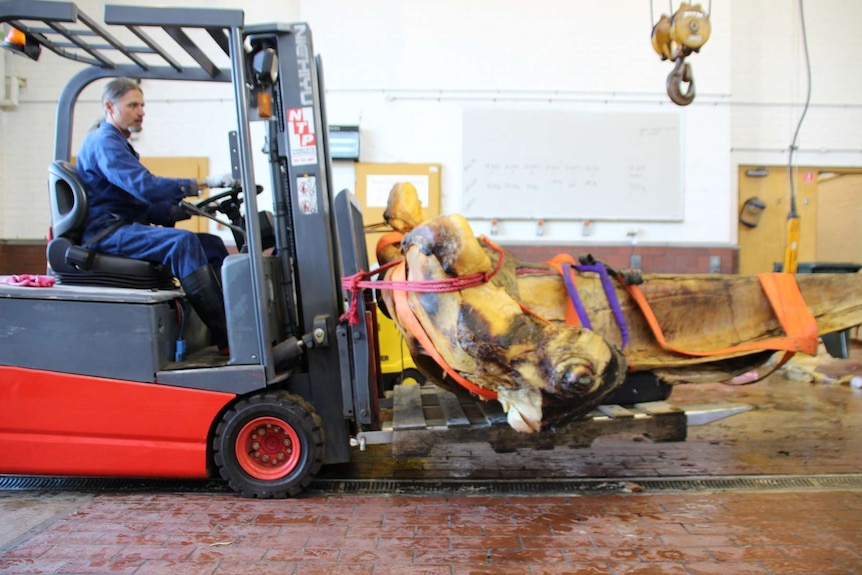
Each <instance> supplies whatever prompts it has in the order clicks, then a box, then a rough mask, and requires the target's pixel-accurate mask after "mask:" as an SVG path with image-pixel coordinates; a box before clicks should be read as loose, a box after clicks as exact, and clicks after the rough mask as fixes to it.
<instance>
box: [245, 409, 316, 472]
mask: <svg viewBox="0 0 862 575" xmlns="http://www.w3.org/2000/svg"><path fill="white" fill-rule="evenodd" d="M301 455H302V446H301V444H300V442H299V435H297V433H296V431H294V429H293V427H291V426H290V425H288V424H287V423H285V421H284V420H282V419H279V418H277V417H257V418H255V419H252V420H251V421H249V422H248V423H246V424H245V425H244V426H243V428H242V429H241V430H240V431H239V435H238V436H237V438H236V460H237V462H238V463H239V465H240V467H242V469H243V471H245V472H246V473H248V474H249V475H250V476H252V477H253V478H255V479H261V480H266V481H271V480H274V479H281V478H282V477H284V476H286V475H287V474H289V473H290V472H291V471H293V470H294V468H295V467H296V464H297V463H298V462H299V458H300V456H301Z"/></svg>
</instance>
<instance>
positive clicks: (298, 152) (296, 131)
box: [287, 106, 317, 166]
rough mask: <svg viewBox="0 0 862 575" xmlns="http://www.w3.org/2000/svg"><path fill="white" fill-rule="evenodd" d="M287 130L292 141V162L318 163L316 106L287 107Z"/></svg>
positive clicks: (298, 164)
mask: <svg viewBox="0 0 862 575" xmlns="http://www.w3.org/2000/svg"><path fill="white" fill-rule="evenodd" d="M287 132H288V139H289V142H290V164H291V165H292V166H307V165H309V164H316V163H317V135H316V134H315V133H314V108H312V107H311V106H306V107H304V108H288V109H287Z"/></svg>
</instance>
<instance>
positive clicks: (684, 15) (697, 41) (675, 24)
mask: <svg viewBox="0 0 862 575" xmlns="http://www.w3.org/2000/svg"><path fill="white" fill-rule="evenodd" d="M711 32H712V26H711V25H710V23H709V14H707V13H706V12H704V11H703V8H701V7H700V4H686V3H685V2H683V3H682V4H680V6H679V10H677V11H676V13H675V14H674V15H673V18H672V19H671V23H670V39H671V41H672V42H675V43H676V44H678V45H680V46H685V47H686V48H689V49H691V50H693V51H695V52H697V51H698V50H700V48H701V46H703V45H704V44H706V41H707V40H709V35H710V33H711Z"/></svg>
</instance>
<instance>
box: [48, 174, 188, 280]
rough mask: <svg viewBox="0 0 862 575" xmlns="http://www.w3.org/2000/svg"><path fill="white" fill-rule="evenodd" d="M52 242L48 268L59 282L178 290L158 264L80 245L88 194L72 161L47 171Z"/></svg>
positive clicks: (163, 268) (85, 219)
mask: <svg viewBox="0 0 862 575" xmlns="http://www.w3.org/2000/svg"><path fill="white" fill-rule="evenodd" d="M48 195H49V197H50V200H51V232H52V233H51V238H52V239H51V240H50V241H49V242H48V249H47V255H48V266H49V267H50V268H51V272H52V273H53V275H54V276H56V277H57V278H59V280H60V283H64V284H70V285H93V286H107V287H122V288H139V289H175V288H176V287H177V285H176V283H175V282H174V277H173V275H172V274H171V270H170V269H168V268H166V267H165V266H163V265H161V264H160V263H156V262H149V261H144V260H136V259H132V258H126V257H122V256H115V255H110V254H100V253H97V252H95V251H92V250H89V249H87V248H84V247H82V246H81V245H80V242H81V235H82V233H83V231H84V224H85V223H86V221H87V210H88V209H89V204H88V202H87V193H86V192H85V191H84V184H83V182H81V179H80V178H79V177H78V173H77V172H76V171H75V166H73V165H72V164H71V163H69V162H65V161H62V160H57V161H55V162H52V163H51V165H50V166H49V168H48Z"/></svg>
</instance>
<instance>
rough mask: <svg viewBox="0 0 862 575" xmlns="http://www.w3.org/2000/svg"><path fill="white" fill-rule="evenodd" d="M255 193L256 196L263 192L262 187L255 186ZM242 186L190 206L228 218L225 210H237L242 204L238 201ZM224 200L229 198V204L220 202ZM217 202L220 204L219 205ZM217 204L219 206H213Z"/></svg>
mask: <svg viewBox="0 0 862 575" xmlns="http://www.w3.org/2000/svg"><path fill="white" fill-rule="evenodd" d="M255 188H256V190H255V191H256V192H257V194H258V195H260V193H261V192H262V191H263V186H255ZM242 193H243V191H242V186H236V187H233V188H228V189H227V190H225V191H223V192H220V193H218V194H216V195H214V196H210V197H208V198H204V199H203V200H201V201H199V202H197V203H195V204H192V205H193V206H194V207H196V208H197V209H199V210H202V211H204V212H207V213H209V214H212V213H213V212H215V211H219V212H222V213H223V214H225V215H228V216H230V214H229V213H228V211H227V210H229V209H230V208H231V207H234V208H239V206H240V204H242V200H241V199H240V197H239V196H240V194H242ZM225 198H230V199H231V200H232V201H231V202H222V200H224V199H225ZM219 202H222V203H221V204H219ZM215 204H219V205H215Z"/></svg>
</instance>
